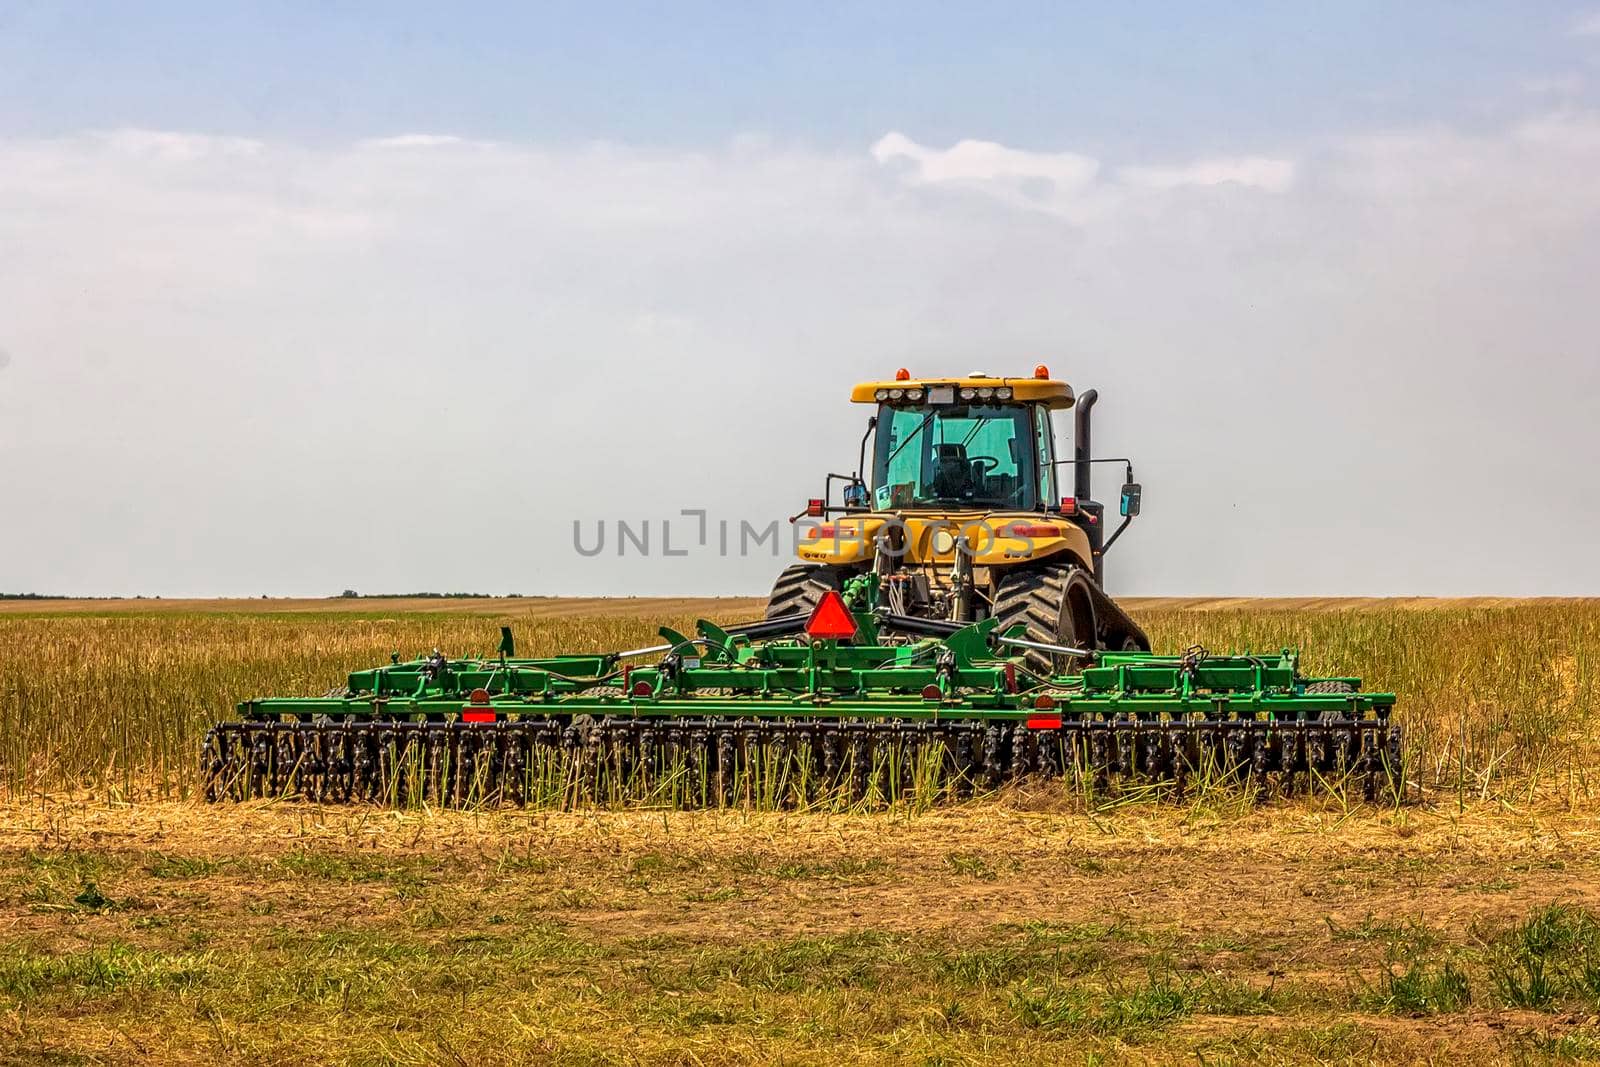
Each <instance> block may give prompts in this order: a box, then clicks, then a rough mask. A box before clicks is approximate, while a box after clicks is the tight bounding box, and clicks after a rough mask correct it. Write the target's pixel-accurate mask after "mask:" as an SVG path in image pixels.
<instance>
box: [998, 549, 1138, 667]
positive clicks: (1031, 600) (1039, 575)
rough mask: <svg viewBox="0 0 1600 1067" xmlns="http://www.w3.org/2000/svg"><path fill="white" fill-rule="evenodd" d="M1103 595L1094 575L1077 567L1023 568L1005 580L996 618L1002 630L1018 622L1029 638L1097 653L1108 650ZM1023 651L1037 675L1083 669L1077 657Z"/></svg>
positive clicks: (1036, 650) (1009, 573)
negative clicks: (1098, 613)
mask: <svg viewBox="0 0 1600 1067" xmlns="http://www.w3.org/2000/svg"><path fill="white" fill-rule="evenodd" d="M1097 594H1098V596H1097ZM1104 596H1105V594H1103V593H1100V592H1099V590H1098V589H1097V588H1096V587H1095V584H1094V579H1092V578H1091V577H1090V576H1089V572H1088V571H1086V570H1084V569H1083V568H1082V567H1080V566H1078V565H1077V564H1076V563H1046V564H1045V565H1044V566H1042V567H1025V568H1024V567H1018V568H1016V569H1014V570H1012V571H1009V572H1007V573H1006V574H1005V575H1003V576H1002V577H1001V578H1000V583H999V585H998V587H997V588H996V589H995V596H994V606H993V611H992V614H993V616H994V618H996V619H997V620H999V626H998V629H999V630H1005V629H1006V628H1008V627H1010V626H1013V625H1015V624H1016V623H1019V622H1020V623H1023V624H1025V625H1026V626H1027V627H1028V630H1027V633H1025V634H1023V637H1024V638H1025V639H1026V640H1029V641H1037V642H1039V643H1040V644H1046V645H1066V646H1067V647H1069V648H1082V649H1090V650H1093V649H1098V648H1101V647H1103V645H1102V642H1101V641H1100V638H1099V632H1100V628H1099V625H1098V623H1097V622H1096V619H1095V601H1096V600H1097V599H1103V598H1104ZM1119 643H1120V642H1119ZM1021 652H1022V662H1023V665H1024V666H1026V667H1027V668H1028V670H1030V671H1033V672H1034V673H1035V674H1042V675H1050V674H1061V673H1063V672H1066V671H1071V670H1074V669H1076V668H1077V667H1079V666H1082V658H1081V657H1078V656H1066V655H1058V654H1056V653H1054V652H1045V651H1044V650H1042V649H1037V648H1025V649H1022V650H1021Z"/></svg>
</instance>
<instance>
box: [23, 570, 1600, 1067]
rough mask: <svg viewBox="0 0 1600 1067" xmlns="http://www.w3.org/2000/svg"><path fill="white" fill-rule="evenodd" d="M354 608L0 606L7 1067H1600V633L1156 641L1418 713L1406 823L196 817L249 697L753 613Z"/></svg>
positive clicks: (1439, 607) (1354, 619)
mask: <svg viewBox="0 0 1600 1067" xmlns="http://www.w3.org/2000/svg"><path fill="white" fill-rule="evenodd" d="M357 603H360V604H361V608H360V610H355V609H353V608H352V607H351V606H350V605H349V604H347V603H336V604H334V605H332V606H333V607H336V608H338V609H342V610H338V611H318V610H313V609H314V608H316V607H319V606H326V604H325V602H310V603H305V604H300V605H296V606H295V607H294V609H293V610H276V609H278V608H282V607H284V605H276V604H269V605H268V606H267V607H268V609H270V610H263V609H262V608H261V606H260V605H258V604H257V603H255V602H239V603H221V604H218V603H199V604H195V603H190V604H183V605H174V604H166V603H163V604H160V605H155V604H152V603H150V602H137V603H135V604H132V605H128V604H126V603H121V604H116V605H106V604H101V605H99V606H96V605H94V604H90V605H86V606H85V605H76V604H74V605H49V606H45V607H46V608H47V610H45V611H43V612H41V611H40V610H39V607H40V606H39V605H30V606H25V607H24V608H22V609H19V607H18V606H17V605H7V606H6V609H5V610H0V780H3V782H4V785H5V790H6V794H5V795H6V800H5V801H4V804H3V806H0V1062H8V1063H9V1062H20V1063H129V1062H151V1063H168V1062H179V1063H185V1062H186V1063H212V1062H218V1061H222V1060H229V1061H238V1062H259V1063H323V1062H349V1063H417V1064H422V1063H430V1064H431V1063H519V1062H571V1063H593V1062H629V1063H633V1062H649V1063H656V1062H660V1063H740V1062H794V1063H837V1062H927V1063H964V1062H1039V1063H1045V1062H1049V1063H1056V1062H1126V1061H1132V1062H1165V1061H1177V1060H1181V1061H1185V1062H1206V1063H1232V1062H1371V1061H1374V1060H1389V1061H1397V1062H1424V1061H1445V1060H1451V1061H1456V1062H1463V1061H1465V1062H1494V1061H1498V1062H1546V1061H1571V1060H1588V1059H1595V1058H1597V1057H1600V1024H1597V1022H1596V1014H1597V1012H1600V919H1597V916H1600V878H1597V875H1600V849H1597V840H1596V831H1597V830H1600V820H1597V815H1600V805H1597V803H1596V799H1595V798H1596V792H1597V790H1600V780H1596V777H1595V772H1596V771H1597V770H1600V759H1597V758H1596V751H1595V731H1594V729H1593V727H1592V715H1593V711H1594V708H1595V697H1596V695H1597V692H1596V686H1597V680H1596V673H1595V672H1596V663H1597V659H1596V654H1597V652H1600V605H1597V604H1596V603H1593V602H1584V601H1549V602H1515V601H1513V602H1505V601H1473V602H1450V601H1445V602H1441V601H1404V602H1386V601H1314V602H1313V601H1234V600H1228V601H1201V602H1178V601H1147V602H1139V601H1135V602H1133V603H1132V608H1133V610H1134V611H1135V613H1136V614H1137V615H1138V617H1139V618H1140V620H1141V622H1143V623H1144V624H1145V625H1146V626H1147V628H1148V629H1149V630H1150V631H1151V633H1152V636H1153V637H1154V638H1155V639H1156V641H1157V642H1158V645H1159V646H1160V647H1163V648H1179V647H1184V646H1187V645H1190V644H1195V643H1202V644H1205V645H1206V646H1207V647H1209V648H1213V649H1216V650H1219V651H1221V650H1227V649H1233V648H1242V647H1253V648H1256V649H1261V648H1277V647H1280V646H1282V645H1300V646H1303V647H1304V648H1305V649H1306V650H1307V653H1308V658H1309V664H1308V665H1309V666H1310V668H1311V669H1312V670H1326V671H1335V670H1337V671H1339V672H1353V673H1359V674H1362V675H1364V676H1366V678H1367V679H1368V684H1369V685H1370V686H1373V687H1381V688H1389V689H1394V690H1396V691H1398V692H1399V693H1400V694H1401V695H1402V702H1401V705H1400V708H1401V712H1400V714H1401V721H1402V722H1403V723H1404V725H1405V727H1406V730H1407V733H1408V738H1409V744H1410V747H1411V776H1412V778H1413V783H1414V787H1415V790H1416V799H1415V800H1414V801H1413V802H1412V803H1409V804H1407V805H1404V806H1401V807H1394V806H1384V807H1369V806H1364V805H1361V804H1359V803H1354V802H1351V801H1348V800H1346V799H1343V798H1338V797H1318V798H1299V799H1296V800H1293V801H1283V800H1276V801H1271V802H1269V803H1267V804H1264V805H1261V806H1254V805H1251V804H1249V803H1247V802H1245V801H1244V800H1243V799H1242V798H1229V797H1227V796H1219V795H1208V796H1206V797H1205V798H1203V799H1202V800H1201V801H1200V802H1199V803H1196V804H1190V805H1186V806H1182V807H1179V806H1175V805H1172V804H1157V803H1135V804H1123V805H1117V804H1115V803H1114V802H1107V803H1105V804H1103V805H1100V806H1096V807H1092V808H1091V807H1086V806H1085V805H1084V804H1083V802H1082V801H1081V800H1080V799H1078V798H1075V797H1071V796H1067V795H1064V794H1062V793H1061V792H1060V790H1059V789H1058V788H1056V787H1053V786H1037V787H1029V788H1023V789H1013V790H1010V791H1007V792H1005V793H1003V794H1002V795H1000V796H998V797H993V798H988V799H985V800H982V801H978V802H972V803H967V804H962V805H959V806H954V807H949V808H944V809H939V810H935V811H932V812H923V813H914V812H909V811H901V810H891V811H886V812H881V813H877V814H871V815H839V814H806V815H800V814H792V813H791V814H785V813H754V812H699V813H696V812H659V811H656V812H611V811H581V812H564V813H563V812H521V811H494V812H430V811H408V812H388V811H378V810H374V809H339V808H317V807H313V806H311V805H303V804H295V803H275V804H274V803H261V804H252V805H247V806H233V807H216V808H212V807H207V806H205V805H202V804H198V803H196V802H194V801H193V800H192V799H190V796H191V794H192V790H193V785H194V778H193V766H192V761H193V758H194V753H195V746H196V744H197V743H198V738H199V734H200V731H201V730H202V729H203V727H204V725H205V724H206V723H207V722H208V721H210V720H211V719H212V718H215V717H217V716H218V715H220V714H223V713H225V711H226V709H227V708H228V707H229V706H231V704H232V703H233V702H234V701H236V700H237V699H239V698H241V697H244V696H248V695H252V694H260V693H265V692H322V691H324V690H326V689H327V688H328V687H329V686H331V685H333V684H334V683H335V682H336V681H337V680H338V679H339V676H340V675H341V674H342V673H343V672H344V671H346V670H348V669H350V668H352V667H357V666H363V665H369V664H371V663H373V662H377V661H380V660H381V659H383V658H386V657H387V654H388V653H389V652H390V651H394V650H396V649H398V650H401V651H403V652H406V653H413V652H417V651H423V650H426V649H427V648H430V647H432V646H434V645H438V646H440V647H442V648H444V649H446V650H447V651H449V652H452V653H457V654H459V653H465V652H471V651H477V650H484V649H488V648H490V647H492V646H493V644H494V642H495V640H496V637H497V628H498V626H499V625H501V624H502V623H503V622H507V623H510V624H512V625H514V626H515V627H516V629H517V633H518V638H519V643H520V645H521V646H522V647H523V648H525V649H528V650H530V651H533V652H543V651H555V650H557V649H563V650H582V649H584V648H608V647H619V646H623V645H627V644H631V643H634V642H636V641H641V640H648V638H649V637H650V636H651V634H652V633H653V628H654V626H655V625H658V624H660V623H667V624H671V625H684V624H687V623H689V622H692V619H693V618H694V617H695V616H696V615H707V616H710V617H713V618H722V619H737V618H745V617H749V616H750V615H751V614H752V613H753V612H752V606H753V603H754V602H751V601H723V602H689V601H677V602H647V601H633V602H629V601H613V602H604V603H599V604H594V603H591V604H587V605H584V606H582V608H581V609H580V610H574V607H575V606H574V605H571V604H566V603H563V602H559V601H534V602H529V601H489V602H474V603H472V604H470V605H463V604H456V603H451V604H448V605H446V608H447V609H448V610H437V609H438V608H439V607H440V605H439V604H438V603H437V602H431V601H425V602H421V603H419V604H408V603H400V602H378V603H373V602H365V603H362V602H357ZM619 604H620V605H624V606H625V607H624V608H619V607H617V605H619ZM508 607H510V608H511V610H509V611H508V610H507V609H508ZM58 609H59V610H58Z"/></svg>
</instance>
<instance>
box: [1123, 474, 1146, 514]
mask: <svg viewBox="0 0 1600 1067" xmlns="http://www.w3.org/2000/svg"><path fill="white" fill-rule="evenodd" d="M1143 492H1144V487H1143V486H1142V485H1140V484H1139V483H1138V482H1126V483H1124V484H1123V486H1122V514H1124V515H1126V516H1127V517H1128V518H1130V519H1131V518H1133V517H1134V516H1135V515H1137V514H1139V496H1140V494H1141V493H1143Z"/></svg>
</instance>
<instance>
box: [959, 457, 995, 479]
mask: <svg viewBox="0 0 1600 1067" xmlns="http://www.w3.org/2000/svg"><path fill="white" fill-rule="evenodd" d="M967 462H968V463H971V464H972V465H973V466H975V467H977V468H978V474H979V475H980V476H981V477H984V478H987V477H988V476H989V474H990V472H991V471H993V470H994V469H995V468H996V467H998V466H1000V461H999V460H998V459H995V458H994V457H993V456H968V457H967ZM985 463H987V464H988V466H987V467H986V466H984V464H985Z"/></svg>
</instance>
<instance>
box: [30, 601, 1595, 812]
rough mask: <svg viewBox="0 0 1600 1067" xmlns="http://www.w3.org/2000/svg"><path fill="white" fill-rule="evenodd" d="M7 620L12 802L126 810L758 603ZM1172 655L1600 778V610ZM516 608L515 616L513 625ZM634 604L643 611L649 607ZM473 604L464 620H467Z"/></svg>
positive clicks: (1469, 770) (1416, 610)
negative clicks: (349, 707)
mask: <svg viewBox="0 0 1600 1067" xmlns="http://www.w3.org/2000/svg"><path fill="white" fill-rule="evenodd" d="M135 603H139V604H143V605H145V606H146V607H145V609H144V610H142V611H118V612H111V613H107V614H101V615H94V614H89V613H83V612H79V613H67V614H61V615H49V614H43V615H41V614H22V613H11V614H6V615H0V787H3V788H7V789H9V790H11V791H12V792H19V791H22V792H25V791H28V790H35V791H37V790H57V789H70V788H78V787H84V786H87V787H90V788H92V789H95V790H97V791H99V792H100V793H101V795H104V796H108V797H112V798H131V797H135V796H150V795H152V794H153V795H155V796H161V797H182V796H185V795H187V794H188V792H189V791H190V790H192V788H193V785H194V781H195V778H194V774H195V763H196V757H195V753H196V751H197V748H198V744H199V740H200V738H201V736H202V735H203V732H204V729H205V727H206V726H207V725H208V724H209V723H211V722H213V721H215V720H216V719H218V718H221V717H225V716H227V715H228V714H229V713H230V711H231V708H232V706H233V705H234V704H235V703H236V702H238V701H239V700H241V699H245V698H248V697H251V696H262V695H269V694H320V693H323V692H326V691H327V690H328V689H329V688H330V687H332V686H334V685H336V684H338V683H339V682H340V681H342V680H343V676H344V674H345V673H346V672H348V671H350V670H352V669H355V668H359V667H364V666H370V665H372V664H374V663H378V662H382V661H383V660H384V659H386V658H387V656H388V655H389V654H390V653H391V652H395V651H399V652H401V653H403V654H406V655H413V654H417V653H420V652H425V651H427V650H428V649H430V648H432V647H435V646H437V647H440V648H442V649H444V650H445V651H447V652H448V653H451V654H455V655H462V654H470V653H475V652H485V651H487V650H489V649H492V648H493V646H494V644H495V642H496V640H497V637H498V627H499V626H500V625H501V624H503V623H509V624H511V625H512V626H514V627H515V629H516V631H517V635H518V641H519V648H520V649H521V650H523V651H525V652H527V653H530V654H546V653H553V652H560V651H585V650H605V649H617V648H625V647H629V646H631V645H637V644H641V643H649V642H650V641H652V640H653V639H654V637H655V628H656V626H657V625H660V624H662V623H665V624H668V625H672V626H674V627H678V628H681V629H686V628H688V627H689V626H691V625H692V623H693V621H694V619H695V617H696V616H698V615H705V616H708V617H711V618H714V619H719V620H729V619H741V618H749V617H752V616H753V615H754V614H755V610H756V609H755V607H754V604H753V602H750V601H738V600H720V601H703V602H695V601H684V600H677V601H662V602H652V601H644V600H640V601H637V602H630V601H608V602H606V605H607V607H606V612H605V613H603V614H592V613H578V614H574V613H572V611H571V610H569V607H570V606H568V605H564V604H563V602H560V601H539V600H528V601H486V602H472V603H476V604H480V605H484V606H489V607H492V608H493V610H494V611H495V612H497V613H493V614H490V613H482V614H480V613H477V612H474V611H469V610H451V611H447V612H438V611H435V610H433V609H434V608H436V607H437V603H438V602H436V601H422V602H419V603H421V604H422V605H424V606H425V607H426V608H427V609H428V610H425V611H409V612H408V611H405V610H403V609H402V607H401V606H400V605H401V604H402V603H403V602H388V601H384V602H376V603H374V602H365V603H366V605H367V610H365V611H359V612H358V611H352V610H348V608H349V605H351V604H362V603H363V602H360V601H346V602H340V601H333V602H322V603H332V604H333V605H335V606H337V607H338V608H339V609H341V610H338V611H335V612H266V613H261V612H255V611H246V610H242V609H243V607H244V606H245V605H250V606H252V607H253V605H254V603H255V602H251V601H232V602H210V603H211V607H210V608H208V609H207V610H198V609H192V606H191V607H190V608H184V607H177V606H171V605H156V604H155V602H151V601H144V602H135ZM1131 603H1132V606H1133V608H1134V610H1135V612H1136V614H1137V616H1138V618H1139V619H1140V621H1141V622H1142V623H1144V625H1145V626H1146V628H1147V629H1148V630H1149V632H1150V633H1151V636H1152V637H1153V638H1154V640H1155V642H1156V644H1157V647H1158V648H1162V649H1167V650H1178V649H1182V648H1184V647H1186V646H1188V645H1192V644H1203V645H1205V646H1206V647H1207V648H1210V649H1213V650H1216V651H1232V650H1241V649H1256V650H1263V649H1265V650H1272V649H1276V648H1280V647H1283V646H1298V647H1301V648H1303V649H1305V651H1306V665H1307V667H1308V669H1309V670H1311V671H1313V672H1325V673H1338V674H1346V673H1349V674H1359V675H1362V676H1364V677H1365V678H1366V681H1367V684H1368V686H1369V687H1371V688H1375V689H1388V690H1393V691H1395V692H1397V693H1399V694H1400V697H1401V700H1400V704H1399V719H1400V721H1401V723H1402V724H1403V725H1404V727H1405V729H1406V732H1407V737H1408V741H1409V747H1410V752H1409V756H1410V760H1409V765H1410V767H1411V769H1412V774H1413V777H1414V779H1415V780H1416V782H1417V783H1418V784H1419V785H1420V786H1422V787H1423V788H1424V789H1426V790H1427V791H1429V792H1430V794H1439V793H1449V794H1451V795H1453V796H1455V797H1456V798H1457V800H1458V801H1464V800H1465V799H1466V798H1468V797H1477V798H1479V799H1485V798H1490V797H1502V798H1507V799H1513V800H1518V801H1521V800H1526V799H1527V798H1529V797H1532V796H1535V795H1538V796H1547V795H1556V796H1559V797H1562V798H1564V799H1566V800H1568V801H1569V802H1572V803H1587V802H1588V801H1589V799H1590V798H1591V797H1592V796H1593V795H1594V791H1595V789H1596V788H1600V782H1597V781H1591V778H1592V774H1591V771H1592V770H1593V769H1594V768H1596V767H1597V766H1600V762H1597V754H1596V733H1595V729H1594V724H1593V718H1594V717H1593V715H1592V714H1591V710H1592V709H1593V708H1594V707H1595V706H1596V697H1597V695H1600V602H1597V601H1585V600H1571V601H1539V602H1528V603H1518V602H1510V603H1507V602H1503V601H1486V602H1478V601H1466V602H1461V603H1457V602H1451V601H1432V602H1418V601H1404V602H1399V603H1397V604H1390V603H1387V602H1383V601H1277V600H1274V601H1262V602H1258V603H1257V602H1247V603H1245V604H1243V605H1241V604H1239V603H1237V602H1228V603H1222V602H1218V601H1214V600H1202V601H1194V602H1183V603H1174V602H1169V601H1148V602H1142V601H1133V602H1131ZM507 605H516V608H515V609H514V610H512V611H509V612H508V610H507ZM617 605H635V607H634V609H633V610H632V611H619V610H616V607H617ZM455 607H457V608H459V605H455Z"/></svg>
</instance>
